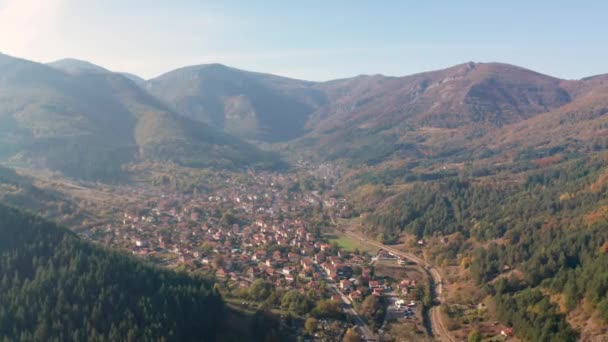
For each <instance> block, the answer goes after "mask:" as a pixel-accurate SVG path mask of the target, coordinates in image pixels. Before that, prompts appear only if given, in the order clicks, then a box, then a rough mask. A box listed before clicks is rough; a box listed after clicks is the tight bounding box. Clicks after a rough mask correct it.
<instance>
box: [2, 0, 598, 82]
mask: <svg viewBox="0 0 608 342" xmlns="http://www.w3.org/2000/svg"><path fill="white" fill-rule="evenodd" d="M607 14H608V2H605V1H595V2H590V1H589V2H584V3H583V2H582V1H576V2H575V1H555V0H554V1H487V0H486V1H448V0H445V1H405V0H403V1H388V0H386V1H365V0H351V1H338V0H333V1H332V0H325V1H315V0H308V1H295V0H294V1H291V0H283V1H254V0H242V1H226V0H222V1H220V0H218V1H201V0H199V1H194V0H192V1H189V0H182V1H179V0H175V1H164V0H158V1H155V0H98V1H95V0H0V32H2V33H1V34H2V39H0V51H2V52H4V53H7V54H12V55H16V56H20V57H24V58H28V59H33V60H36V61H44V62H46V61H51V60H55V59H59V58H63V57H74V58H80V59H85V60H89V61H91V62H94V63H97V64H100V65H102V66H105V67H107V68H110V69H112V70H117V71H129V72H133V73H136V74H139V75H141V76H143V77H153V76H156V75H158V74H161V73H163V72H165V71H168V70H171V69H174V68H177V67H180V66H185V65H192V64H201V63H211V62H218V63H223V64H227V65H230V66H234V67H238V68H242V69H247V70H254V71H262V72H270V73H275V74H281V75H286V76H291V77H296V78H302V79H310V80H327V79H333V78H341V77H350V76H354V75H357V74H375V73H382V74H387V75H396V76H400V75H406V74H411V73H416V72H421V71H426V70H432V69H439V68H444V67H448V66H451V65H454V64H458V63H463V62H467V61H478V62H490V61H499V62H505V63H511V64H516V65H520V66H524V67H527V68H530V69H534V70H537V71H540V72H544V73H547V74H551V75H554V76H559V77H563V78H580V77H584V76H589V75H594V74H600V73H608V63H607V61H608V44H606V41H607V38H608V25H606V24H605V20H606V15H607Z"/></svg>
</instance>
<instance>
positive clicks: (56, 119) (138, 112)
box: [0, 55, 276, 179]
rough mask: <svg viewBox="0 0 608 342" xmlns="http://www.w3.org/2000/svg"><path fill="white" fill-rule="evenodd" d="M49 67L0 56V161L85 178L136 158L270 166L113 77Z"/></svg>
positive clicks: (76, 67) (62, 65) (75, 65)
mask: <svg viewBox="0 0 608 342" xmlns="http://www.w3.org/2000/svg"><path fill="white" fill-rule="evenodd" d="M52 65H53V66H52V67H51V66H48V65H43V64H38V63H34V62H30V61H26V60H22V59H17V58H13V57H9V56H6V55H0V159H4V160H12V161H16V160H18V161H22V160H28V161H29V162H34V163H42V164H44V165H47V166H50V167H51V168H53V169H57V170H60V171H63V172H64V173H66V174H68V175H71V176H75V177H80V178H87V179H104V178H108V177H110V178H112V177H115V175H116V174H117V173H119V172H120V170H121V167H122V165H123V164H125V163H129V162H132V161H136V160H168V161H173V162H176V163H179V164H182V165H188V166H220V167H246V166H255V165H260V164H264V163H270V164H272V163H274V162H276V158H275V157H274V156H271V155H269V154H268V153H265V152H262V151H260V150H258V149H257V148H256V147H254V146H252V145H250V144H248V143H246V142H244V141H242V140H240V139H238V138H235V137H232V136H229V135H227V134H225V133H223V132H220V131H218V130H215V129H213V128H212V127H210V126H208V125H206V124H204V123H202V122H198V121H194V120H191V119H188V118H186V117H185V116H181V115H179V114H177V113H176V112H175V111H173V110H172V109H170V108H169V107H168V106H166V105H165V104H164V103H162V102H161V101H159V100H158V99H156V98H155V97H154V96H152V95H150V94H149V93H148V92H146V91H144V90H143V89H142V88H140V87H139V86H138V85H137V84H136V82H133V81H132V80H130V79H129V78H127V77H125V76H123V75H121V74H117V73H112V72H109V71H106V70H105V69H103V68H100V67H95V66H92V65H91V64H89V63H86V62H75V61H73V60H64V61H60V62H56V63H53V64H52ZM66 70H68V71H66Z"/></svg>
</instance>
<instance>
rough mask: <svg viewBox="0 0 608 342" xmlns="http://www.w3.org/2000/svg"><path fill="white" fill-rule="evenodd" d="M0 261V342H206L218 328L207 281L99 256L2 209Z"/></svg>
mask: <svg viewBox="0 0 608 342" xmlns="http://www.w3.org/2000/svg"><path fill="white" fill-rule="evenodd" d="M0 261H1V262H0V275H1V276H0V291H1V292H0V293H1V295H0V338H2V339H3V340H6V339H8V340H22V341H26V340H27V341H84V340H99V341H142V340H147V341H151V340H166V341H212V340H214V337H215V336H216V334H217V333H218V329H219V328H218V327H219V326H220V324H221V320H222V310H223V309H222V308H223V305H222V301H221V298H220V297H219V296H218V295H217V294H216V293H215V292H214V291H213V290H212V283H210V282H209V281H207V280H204V279H199V278H193V277H189V276H186V275H184V274H177V273H173V272H170V271H162V270H159V269H156V268H152V267H150V266H146V265H144V264H142V263H140V262H137V261H135V260H134V259H132V258H130V257H126V256H124V255H121V254H118V253H114V252H106V251H103V250H101V249H99V248H97V247H94V246H92V245H90V244H88V243H84V242H82V241H80V240H79V239H78V238H77V237H76V236H74V235H73V234H72V233H69V232H68V231H65V230H62V229H59V228H57V227H56V226H54V225H53V224H50V223H48V222H45V221H42V220H41V219H39V218H36V217H33V216H29V215H26V214H23V213H20V212H18V211H16V210H13V209H9V208H7V207H5V206H3V205H0ZM58 318H61V319H60V320H58Z"/></svg>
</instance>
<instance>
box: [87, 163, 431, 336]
mask: <svg viewBox="0 0 608 342" xmlns="http://www.w3.org/2000/svg"><path fill="white" fill-rule="evenodd" d="M251 180H253V181H250V182H248V183H247V185H243V184H242V183H240V182H237V181H236V180H233V179H230V178H227V179H226V180H225V183H224V184H222V186H219V187H217V188H215V189H213V190H212V191H209V192H199V191H197V192H195V193H190V194H187V193H183V192H179V191H167V189H166V188H162V187H157V188H150V187H145V188H144V187H142V188H133V189H129V191H130V192H131V193H134V194H136V195H137V196H138V198H143V199H145V200H143V201H139V202H138V203H139V204H137V205H133V206H132V207H128V208H123V210H122V211H121V212H118V213H117V215H116V218H114V219H113V220H112V222H111V223H108V224H104V225H100V226H95V227H92V228H91V229H89V230H87V231H84V232H81V233H80V234H81V235H83V236H84V237H85V238H87V239H90V240H93V241H95V242H96V243H99V244H102V245H105V246H110V247H113V248H117V249H121V250H125V251H128V252H130V253H132V254H133V255H135V256H137V257H139V258H143V259H145V260H148V261H150V262H152V263H155V264H157V265H160V266H163V267H169V268H176V269H181V270H185V271H188V272H200V273H205V274H212V275H214V276H215V277H216V278H217V279H218V281H219V282H220V283H221V284H222V286H223V287H224V289H225V291H226V292H227V293H239V289H241V292H242V291H246V290H247V289H249V288H250V287H251V286H252V284H253V283H254V282H255V281H258V282H259V281H260V280H262V281H264V282H265V283H268V284H272V286H274V287H275V288H276V289H279V290H280V291H282V292H288V291H297V292H299V293H301V294H303V295H304V294H306V295H308V296H309V297H310V296H312V298H314V299H315V300H316V301H318V300H327V301H334V302H336V303H339V304H340V307H341V308H342V309H343V310H345V312H346V310H348V309H350V308H359V307H360V305H361V304H362V303H363V302H364V301H365V299H366V298H368V297H370V296H371V297H375V298H383V303H385V307H384V308H383V309H384V310H385V311H383V312H386V314H385V315H384V316H386V317H382V318H381V321H380V322H379V323H378V327H379V326H380V325H382V322H383V321H384V320H385V319H386V320H388V319H411V320H418V321H421V314H420V313H419V312H418V313H417V311H416V306H417V301H418V300H419V299H420V297H421V291H420V284H419V283H420V278H418V279H408V278H405V277H404V278H393V277H387V276H378V272H377V271H376V267H375V265H376V264H377V263H378V261H379V260H380V261H384V262H387V261H388V262H390V263H392V264H393V265H394V266H396V267H403V266H404V265H406V263H407V262H406V260H404V259H401V258H398V257H395V256H393V255H391V254H389V253H388V252H387V251H384V250H381V249H380V250H373V251H370V250H368V251H360V250H345V249H343V248H341V247H339V246H338V244H337V243H336V242H335V241H330V240H328V239H327V237H326V236H325V235H324V233H323V232H324V230H326V229H328V228H327V227H325V226H327V225H328V224H327V221H328V217H327V216H328V215H329V214H328V212H331V213H332V215H337V216H339V215H341V213H342V212H344V211H346V210H347V209H348V204H347V203H346V200H345V199H343V198H340V197H333V196H331V195H328V196H319V195H318V192H317V191H313V192H306V191H301V189H299V186H298V183H297V182H296V181H295V180H294V179H293V178H290V177H288V176H286V175H285V174H273V173H261V174H254V175H252V176H251ZM242 304H245V302H244V301H243V302H242ZM248 304H249V303H248ZM254 304H255V305H257V304H256V303H254ZM387 309H388V310H387ZM386 310H387V311H386ZM355 314H356V313H355ZM418 324H422V323H420V322H419V323H418Z"/></svg>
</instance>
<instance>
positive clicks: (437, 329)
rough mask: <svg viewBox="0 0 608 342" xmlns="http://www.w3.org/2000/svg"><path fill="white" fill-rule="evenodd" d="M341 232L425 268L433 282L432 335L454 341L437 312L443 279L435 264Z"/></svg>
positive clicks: (347, 231) (357, 235)
mask: <svg viewBox="0 0 608 342" xmlns="http://www.w3.org/2000/svg"><path fill="white" fill-rule="evenodd" d="M343 232H344V234H346V235H349V236H350V237H353V238H355V239H359V240H360V241H361V242H363V243H365V244H368V245H370V246H374V247H378V248H381V249H384V250H386V251H387V252H389V253H391V254H393V255H396V256H400V257H402V258H406V259H408V260H411V261H413V262H415V263H416V264H418V265H419V266H420V267H422V268H423V269H425V270H426V271H427V272H428V274H429V275H430V277H431V278H432V280H433V283H434V284H435V287H434V288H435V290H434V295H435V298H434V299H435V300H434V302H435V303H436V304H435V305H434V306H433V307H431V308H430V310H429V316H430V320H431V329H432V331H433V336H434V337H435V338H436V339H438V340H439V341H442V342H456V339H454V338H453V337H452V336H451V335H450V333H449V332H448V330H447V329H446V328H445V325H444V324H443V321H442V320H441V314H440V312H439V306H438V305H437V304H438V303H440V302H441V295H442V293H443V279H442V277H441V274H440V273H439V271H437V268H435V266H433V265H431V264H430V263H428V262H427V261H426V260H424V259H422V258H419V257H417V256H416V255H414V254H411V253H407V252H402V251H400V250H398V249H395V248H393V247H390V246H387V245H383V244H381V243H379V242H376V241H373V240H370V239H368V238H367V237H365V236H363V235H361V234H358V233H355V232H353V231H350V230H343Z"/></svg>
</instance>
